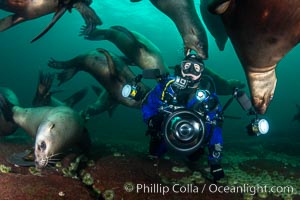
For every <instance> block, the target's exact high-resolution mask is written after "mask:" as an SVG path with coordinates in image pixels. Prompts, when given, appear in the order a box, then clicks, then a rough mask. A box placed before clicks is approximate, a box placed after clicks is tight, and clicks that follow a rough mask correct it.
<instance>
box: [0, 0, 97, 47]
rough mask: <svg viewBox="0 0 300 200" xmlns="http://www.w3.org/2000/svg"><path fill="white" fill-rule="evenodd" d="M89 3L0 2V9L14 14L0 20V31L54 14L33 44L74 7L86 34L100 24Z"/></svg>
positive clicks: (78, 0) (76, 0)
mask: <svg viewBox="0 0 300 200" xmlns="http://www.w3.org/2000/svg"><path fill="white" fill-rule="evenodd" d="M91 2H92V1H91V0H65V1H62V0H46V1H32V0H0V9H2V10H5V11H8V12H12V13H14V14H13V15H10V16H7V17H5V18H3V19H1V20H0V31H4V30H6V29H8V28H10V27H12V26H15V25H16V24H18V23H21V22H24V21H27V20H31V19H35V18H39V17H41V16H44V15H47V14H50V13H53V12H55V14H54V17H53V18H52V21H51V22H50V24H49V25H48V26H47V27H46V28H45V29H44V30H43V31H42V32H41V33H40V34H39V35H38V36H37V37H35V38H34V39H33V40H32V41H31V42H34V41H36V40H37V39H39V38H40V37H42V36H43V35H44V34H45V33H46V32H48V31H49V29H50V28H51V27H52V26H53V25H54V24H55V23H56V22H57V21H58V20H59V19H60V17H62V16H63V14H64V13H65V12H66V11H67V10H69V11H71V9H72V8H73V7H74V8H76V9H77V10H78V11H79V12H80V14H81V16H82V17H83V19H84V21H85V24H86V26H87V28H86V31H87V32H88V31H91V30H93V29H94V28H95V26H97V25H101V24H102V22H101V20H100V18H99V17H98V16H97V14H96V13H95V11H94V10H93V9H92V8H91V7H89V5H90V4H91Z"/></svg>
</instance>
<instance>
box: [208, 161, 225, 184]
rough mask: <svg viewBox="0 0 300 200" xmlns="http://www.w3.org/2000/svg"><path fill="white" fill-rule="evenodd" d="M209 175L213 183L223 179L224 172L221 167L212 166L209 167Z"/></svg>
mask: <svg viewBox="0 0 300 200" xmlns="http://www.w3.org/2000/svg"><path fill="white" fill-rule="evenodd" d="M210 173H211V175H212V176H213V177H214V181H218V180H220V179H221V178H223V177H224V171H223V168H222V167H221V165H218V164H214V165H211V166H210Z"/></svg>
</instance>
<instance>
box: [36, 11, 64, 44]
mask: <svg viewBox="0 0 300 200" xmlns="http://www.w3.org/2000/svg"><path fill="white" fill-rule="evenodd" d="M66 11H67V8H66V7H61V8H60V9H59V10H58V11H57V12H56V13H55V14H54V16H53V18H52V20H51V22H50V24H48V26H47V27H46V28H45V29H44V30H43V31H42V32H41V33H40V34H39V35H38V36H36V37H35V38H34V39H33V40H31V43H33V42H35V41H36V40H38V39H40V38H41V37H42V36H43V35H45V34H46V33H47V32H48V31H49V30H50V29H51V28H52V26H53V25H54V24H55V23H56V22H57V21H58V20H59V19H60V18H61V17H62V16H63V15H64V14H65V12H66Z"/></svg>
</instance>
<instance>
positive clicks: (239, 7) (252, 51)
mask: <svg viewBox="0 0 300 200" xmlns="http://www.w3.org/2000/svg"><path fill="white" fill-rule="evenodd" d="M209 9H210V10H211V11H213V12H215V13H217V14H221V17H222V20H223V23H224V25H225V28H226V32H227V34H228V36H229V37H230V40H231V42H232V44H233V46H234V49H235V51H236V53H237V55H238V57H239V60H240V62H241V64H242V65H243V68H244V71H245V74H246V76H247V80H248V85H249V87H250V92H251V96H252V97H251V98H252V103H253V106H254V108H255V110H256V111H257V112H258V113H260V114H264V113H265V112H266V110H267V108H268V106H269V104H270V102H271V100H272V98H273V96H274V91H275V88H276V81H277V78H276V74H275V68H276V65H277V63H278V62H279V61H280V60H281V59H282V58H283V57H284V56H285V54H286V53H288V52H289V51H290V50H291V49H292V48H293V47H294V46H296V45H297V44H298V43H299V40H300V23H299V22H300V9H299V0H269V1H262V0H227V1H226V0H213V1H212V2H211V4H210V5H209Z"/></svg>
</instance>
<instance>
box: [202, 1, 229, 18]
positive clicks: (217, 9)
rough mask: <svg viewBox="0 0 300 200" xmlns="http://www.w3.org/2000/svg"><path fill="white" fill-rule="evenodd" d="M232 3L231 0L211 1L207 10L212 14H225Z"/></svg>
mask: <svg viewBox="0 0 300 200" xmlns="http://www.w3.org/2000/svg"><path fill="white" fill-rule="evenodd" d="M230 1H231V0H209V3H208V5H207V9H208V10H209V12H211V13H212V14H219V15H220V14H223V13H224V12H225V11H226V10H227V8H228V6H229V4H230Z"/></svg>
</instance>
